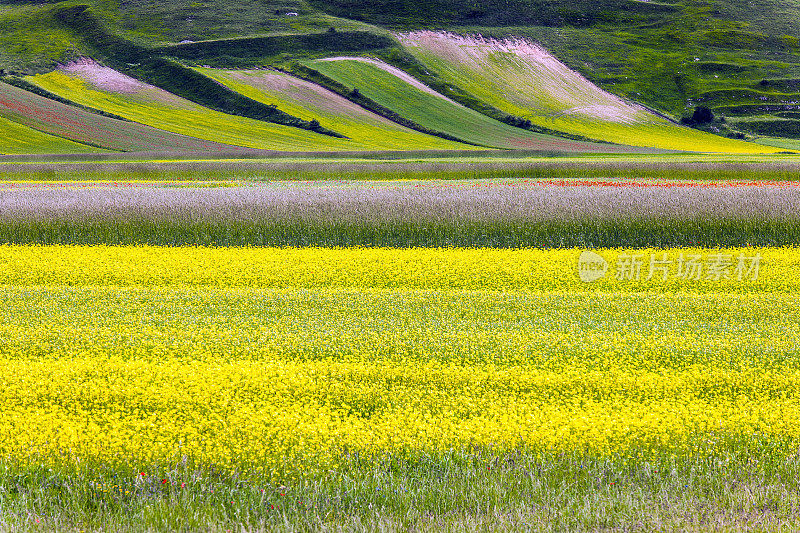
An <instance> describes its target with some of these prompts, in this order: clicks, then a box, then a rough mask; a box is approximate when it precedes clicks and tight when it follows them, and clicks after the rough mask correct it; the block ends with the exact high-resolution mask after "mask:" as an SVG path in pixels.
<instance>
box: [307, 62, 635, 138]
mask: <svg viewBox="0 0 800 533" xmlns="http://www.w3.org/2000/svg"><path fill="white" fill-rule="evenodd" d="M308 65H309V66H310V67H312V68H314V69H315V70H317V71H319V72H321V73H322V74H324V75H325V76H328V77H329V78H331V79H333V80H335V81H337V82H339V83H342V84H343V85H346V86H348V87H351V88H353V89H358V91H359V92H360V93H362V94H363V95H364V96H366V97H368V98H370V99H372V100H374V101H376V102H377V103H379V104H381V105H383V106H384V107H387V108H389V109H391V110H392V111H394V112H395V113H398V114H399V115H401V116H403V117H405V118H408V119H410V120H413V121H414V122H416V123H418V124H420V125H422V126H424V127H426V128H430V129H432V130H435V131H441V132H444V133H447V134H450V135H453V136H454V137H457V138H459V139H463V140H465V141H468V142H472V143H476V144H479V145H484V146H491V147H495V148H508V149H532V150H558V151H565V152H601V153H605V152H619V151H623V152H624V151H629V150H630V149H629V148H627V147H619V146H612V145H608V144H596V143H587V142H581V141H573V140H568V139H562V138H559V137H553V136H550V135H542V134H538V133H533V132H529V131H525V130H521V129H519V128H514V127H513V126H509V125H507V124H503V123H501V122H498V121H496V120H493V119H491V118H489V117H487V116H485V115H482V114H481V113H478V112H477V111H473V110H471V109H468V108H466V107H464V106H462V105H460V104H457V103H455V102H453V101H451V100H449V99H447V98H445V97H444V96H442V95H440V94H438V93H436V92H434V91H433V90H431V89H429V88H427V87H424V86H422V85H421V84H420V83H419V82H417V81H416V80H414V79H413V78H410V77H409V76H408V75H406V74H404V73H401V72H398V71H397V69H395V68H394V67H391V66H390V65H387V64H385V63H382V62H379V61H376V60H369V59H365V58H347V57H344V58H329V59H324V60H315V61H311V62H309V63H308Z"/></svg>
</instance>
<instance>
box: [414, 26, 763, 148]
mask: <svg viewBox="0 0 800 533" xmlns="http://www.w3.org/2000/svg"><path fill="white" fill-rule="evenodd" d="M399 37H400V40H401V42H402V43H403V44H404V45H405V47H406V48H407V49H408V50H409V51H410V52H411V53H412V54H414V56H415V57H416V58H417V59H418V60H420V61H421V62H422V63H423V64H424V65H425V67H426V68H428V69H429V70H432V71H434V72H435V73H436V74H438V75H439V76H440V77H442V78H443V79H445V80H446V81H448V82H450V83H452V84H454V85H456V86H458V87H460V88H463V89H465V90H466V91H467V92H469V93H471V94H473V95H475V96H477V97H478V98H480V99H481V100H482V101H484V102H487V103H489V104H491V105H492V106H494V107H496V108H498V109H500V110H502V111H505V112H507V113H509V114H511V115H515V116H519V117H523V118H525V119H528V120H530V121H531V122H532V123H533V124H536V125H539V126H543V127H547V128H549V129H553V130H557V131H563V132H567V133H573V134H578V135H583V136H586V137H590V138H599V139H603V140H608V141H612V142H617V143H621V144H630V145H637V146H651V147H657V148H664V149H671V150H693V151H703V152H727V153H752V152H760V151H764V150H765V148H763V147H761V146H758V145H753V144H751V143H744V142H741V141H735V140H730V139H725V138H722V137H719V136H715V135H710V134H708V133H704V132H699V131H696V130H692V129H689V128H686V127H683V126H678V125H676V124H674V123H671V122H669V121H668V120H666V119H664V118H662V117H659V116H657V115H655V114H653V113H651V112H649V111H648V110H646V109H645V108H642V107H641V106H637V105H634V104H632V103H630V102H627V101H624V100H622V99H620V98H619V97H617V96H615V95H612V94H610V93H608V92H606V91H603V90H601V89H600V88H598V87H597V86H595V85H593V84H592V83H590V82H589V81H587V80H586V79H585V78H583V77H581V76H579V75H577V74H576V73H575V72H573V71H572V70H570V69H569V68H567V66H566V65H564V64H563V63H561V62H560V61H558V60H557V59H556V58H555V57H553V56H552V55H550V54H549V53H548V52H547V51H545V50H544V49H542V48H541V47H539V46H537V45H535V44H533V43H530V42H528V41H525V40H522V39H504V40H493V39H483V38H475V37H462V36H458V35H455V34H450V33H444V32H414V33H410V34H401V35H400V36H399Z"/></svg>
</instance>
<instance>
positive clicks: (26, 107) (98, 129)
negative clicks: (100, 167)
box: [0, 83, 239, 152]
mask: <svg viewBox="0 0 800 533" xmlns="http://www.w3.org/2000/svg"><path fill="white" fill-rule="evenodd" d="M0 116H2V117H5V118H7V119H9V120H12V121H14V122H17V123H20V124H24V125H25V126H28V127H31V128H33V129H35V130H38V131H41V132H44V133H49V134H51V135H56V136H58V137H64V138H65V139H71V140H74V141H77V142H80V143H91V144H93V145H97V146H102V147H103V148H108V149H111V150H119V151H124V152H141V151H152V150H169V151H182V152H183V151H187V152H211V151H213V152H220V151H227V152H231V151H234V150H237V149H239V148H238V147H236V146H231V145H225V144H220V143H215V142H211V141H206V140H202V139H196V138H192V137H186V136H183V135H176V134H174V133H169V132H167V131H162V130H158V129H156V128H152V127H150V126H144V125H142V124H138V123H136V122H126V121H122V120H115V119H113V118H108V117H104V116H101V115H97V114H95V113H90V112H89V111H85V110H83V109H80V108H77V107H73V106H69V105H66V104H63V103H61V102H56V101H54V100H49V99H47V98H45V97H43V96H39V95H37V94H33V93H31V92H28V91H25V90H23V89H20V88H17V87H14V86H11V85H8V84H5V83H0Z"/></svg>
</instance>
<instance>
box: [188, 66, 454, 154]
mask: <svg viewBox="0 0 800 533" xmlns="http://www.w3.org/2000/svg"><path fill="white" fill-rule="evenodd" d="M197 70H198V71H199V72H201V73H202V74H204V75H206V76H208V77H210V78H212V79H214V80H216V81H218V82H219V83H222V84H223V85H225V86H226V87H228V88H229V89H232V90H234V91H236V92H238V93H241V94H243V95H244V96H247V97H248V98H251V99H253V100H256V101H259V102H263V103H265V104H276V105H277V106H278V107H280V108H281V109H283V110H285V111H286V112H287V113H290V114H292V115H294V116H297V117H300V118H302V119H304V120H315V119H316V120H319V121H321V122H323V123H324V124H326V125H327V126H328V127H330V128H332V129H334V130H335V131H338V132H341V133H344V134H345V135H347V136H348V137H349V138H351V139H353V141H355V142H358V143H360V144H362V145H363V146H369V147H371V148H373V149H377V150H385V149H389V150H392V149H414V150H416V149H447V148H451V149H453V148H458V149H464V148H465V147H464V146H463V145H461V144H456V143H454V142H451V141H447V140H444V139H439V138H437V137H433V136H430V135H425V134H423V133H419V132H417V131H414V130H411V129H409V128H406V127H403V126H401V125H399V124H396V123H394V122H392V121H391V120H388V119H386V118H384V117H381V116H379V115H376V114H375V113H372V112H370V111H367V110H366V109H364V108H362V107H361V106H359V105H356V104H354V103H353V102H351V101H349V100H347V99H346V98H344V97H343V96H341V95H338V94H336V93H334V92H332V91H330V90H328V89H326V88H324V87H321V86H319V85H316V84H314V83H311V82H308V81H306V80H302V79H299V78H296V77H294V76H290V75H288V74H285V73H282V72H277V71H272V70H220V69H208V68H198V69H197Z"/></svg>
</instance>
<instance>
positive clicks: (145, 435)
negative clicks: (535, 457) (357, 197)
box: [0, 246, 800, 477]
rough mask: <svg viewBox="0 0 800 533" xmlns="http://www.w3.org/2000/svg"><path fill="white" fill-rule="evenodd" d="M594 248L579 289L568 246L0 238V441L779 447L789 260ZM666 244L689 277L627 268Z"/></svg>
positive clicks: (145, 453) (244, 453)
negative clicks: (91, 242)
mask: <svg viewBox="0 0 800 533" xmlns="http://www.w3.org/2000/svg"><path fill="white" fill-rule="evenodd" d="M599 254H600V255H601V256H602V257H604V258H605V259H607V260H608V261H609V264H610V267H609V268H610V274H609V276H608V277H606V278H604V279H601V280H599V281H598V282H595V283H584V282H582V281H581V280H580V279H579V276H578V259H579V256H580V255H581V251H580V250H562V251H542V250H485V249H478V250H465V249H449V250H428V249H426V250H422V249H402V250H392V249H346V250H327V249H268V248H265V249H255V248H244V249H230V248H225V249H214V248H161V247H129V248H125V247H103V246H97V247H69V246H66V247H65V246H18V247H16V246H3V247H0V455H2V456H3V457H9V458H13V459H16V460H19V461H22V462H23V463H24V462H28V461H36V462H45V463H47V462H57V461H64V460H66V461H73V462H74V461H88V460H93V461H101V462H104V463H109V464H116V463H125V464H128V465H130V466H132V467H133V468H136V467H137V465H142V467H144V466H145V465H153V464H159V465H165V464H172V465H174V464H177V463H180V462H181V461H191V462H192V463H193V464H197V465H205V466H214V465H217V466H223V467H226V468H235V469H241V470H244V471H251V472H258V473H260V474H265V475H268V476H269V475H273V476H276V477H278V476H285V475H288V474H302V473H304V472H309V473H310V472H315V471H320V470H325V469H329V468H333V467H335V465H336V464H337V461H338V460H339V458H340V457H342V454H344V453H352V452H356V451H357V452H368V453H373V452H374V453H380V454H382V453H391V454H395V455H399V456H417V455H419V454H437V453H444V452H447V451H449V450H461V449H464V448H468V447H477V448H479V449H483V448H491V449H493V450H496V451H502V450H513V449H524V450H530V451H532V452H534V453H537V452H548V453H549V452H556V453H558V452H570V453H572V452H575V453H585V454H590V455H593V456H598V455H599V456H625V457H633V456H643V455H647V454H650V453H658V454H664V453H666V454H672V453H674V454H685V453H700V452H702V451H703V450H708V449H711V448H715V447H716V448H719V447H723V448H724V443H725V442H727V441H729V440H731V441H733V440H736V439H742V438H750V437H758V438H759V439H767V440H769V441H770V442H778V443H783V444H782V446H783V448H784V449H786V450H787V453H788V450H790V449H791V447H792V446H795V447H796V446H797V444H798V443H800V353H798V346H800V318H799V317H800V312H798V311H799V310H800V309H798V308H800V298H798V294H799V293H800V291H799V290H798V280H797V273H798V272H800V252H799V251H797V250H794V249H758V250H753V249H748V250H723V251H713V250H712V251H709V250H666V251H665V250H643V251H620V250H601V251H599ZM637 254H638V255H641V256H642V258H643V266H642V276H641V278H640V279H638V280H637V279H635V278H633V276H627V275H620V272H621V270H620V268H621V267H620V265H622V264H623V263H621V262H620V261H621V260H620V259H619V257H628V256H635V255H637ZM664 254H667V257H668V258H669V260H670V261H672V262H673V264H672V266H675V267H676V270H677V264H678V261H679V259H678V258H680V257H681V254H683V257H684V258H689V257H691V256H698V255H699V256H700V257H701V259H700V260H702V261H703V264H704V265H705V268H706V269H707V272H704V273H703V275H702V276H700V279H693V278H685V277H684V278H677V274H675V279H672V276H673V274H672V273H670V276H668V277H669V278H670V279H667V280H666V281H665V280H663V277H662V276H661V275H660V274H661V271H659V275H656V276H653V277H652V278H651V279H650V280H647V279H646V278H647V277H648V276H647V274H648V273H647V270H648V267H649V261H650V257H651V255H655V257H656V258H657V259H658V260H662V259H664V257H665V256H664ZM719 254H722V256H725V258H726V261H728V263H726V265H727V267H728V268H727V271H726V272H724V274H726V276H721V279H720V280H716V279H713V278H714V275H713V273H712V272H711V270H710V269H711V266H710V265H711V263H712V262H713V260H714V259H713V258H714V257H716V256H717V255H719ZM728 256H730V257H728ZM755 256H758V257H759V260H760V263H759V267H760V269H759V271H758V272H757V276H755V275H754V274H755V273H754V272H753V271H752V270H751V271H750V272H749V273H747V272H745V274H748V275H746V276H742V279H741V280H740V279H738V277H737V275H736V266H737V258H739V257H746V258H747V259H748V260H750V259H752V258H753V257H755ZM687 260H688V259H687ZM681 264H682V265H683V263H681ZM687 264H688V263H687ZM615 267H616V271H615ZM623 274H624V273H623ZM709 276H710V277H711V278H712V279H708V278H709ZM726 277H727V278H728V279H726ZM754 278H755V279H754Z"/></svg>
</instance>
